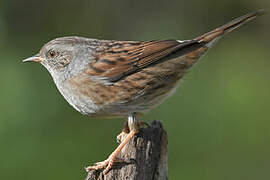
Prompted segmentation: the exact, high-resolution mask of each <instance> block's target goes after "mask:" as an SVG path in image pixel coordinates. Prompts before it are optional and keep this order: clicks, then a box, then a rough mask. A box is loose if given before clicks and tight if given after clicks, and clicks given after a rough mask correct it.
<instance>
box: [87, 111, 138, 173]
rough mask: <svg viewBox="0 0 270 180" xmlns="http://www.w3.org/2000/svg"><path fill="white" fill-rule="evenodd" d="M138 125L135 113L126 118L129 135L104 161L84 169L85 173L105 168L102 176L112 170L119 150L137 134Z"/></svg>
mask: <svg viewBox="0 0 270 180" xmlns="http://www.w3.org/2000/svg"><path fill="white" fill-rule="evenodd" d="M139 124H140V123H139V122H138V120H137V118H136V113H133V114H130V115H129V116H128V128H129V133H128V134H127V136H126V137H125V139H123V141H122V142H121V143H120V144H119V146H118V147H117V148H116V149H115V150H114V151H113V152H112V154H111V155H110V156H109V157H108V159H106V160H105V161H102V162H98V163H96V164H95V165H94V166H89V167H87V168H85V170H86V171H87V172H89V171H91V170H99V169H103V168H105V167H106V166H107V167H106V169H105V170H104V171H103V173H104V174H107V173H108V172H109V170H110V169H111V168H112V166H113V164H114V163H115V162H116V161H117V156H118V154H119V153H120V152H121V150H122V149H123V148H124V146H125V145H126V144H127V143H128V142H129V140H130V139H132V138H133V137H134V136H135V134H136V133H138V132H139V128H140V125H139Z"/></svg>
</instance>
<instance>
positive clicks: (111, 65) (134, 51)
mask: <svg viewBox="0 0 270 180" xmlns="http://www.w3.org/2000/svg"><path fill="white" fill-rule="evenodd" d="M198 44H199V43H198V41H193V40H191V41H184V42H181V43H180V42H178V41H176V40H161V41H148V42H136V41H113V42H110V43H109V44H106V45H104V46H102V47H107V48H105V49H101V50H97V51H96V53H95V54H94V57H95V60H94V61H93V62H92V63H91V64H90V67H89V68H88V69H87V71H86V72H87V73H88V74H90V75H92V76H98V77H103V78H106V79H108V80H109V81H111V82H116V81H118V80H120V79H122V78H123V77H125V76H127V75H130V74H132V73H135V72H137V71H139V70H141V69H143V68H145V67H148V66H149V65H153V64H156V63H159V62H162V60H164V57H165V56H168V55H170V54H172V53H174V52H176V51H179V50H181V49H183V50H186V49H187V48H186V47H193V46H192V45H198ZM201 46H202V45H201ZM201 46H199V47H201ZM194 47H195V46H194ZM196 48H197V46H196ZM189 49H190V48H189ZM191 50H194V49H190V50H188V51H185V53H188V52H190V51H191ZM183 52H184V51H183Z"/></svg>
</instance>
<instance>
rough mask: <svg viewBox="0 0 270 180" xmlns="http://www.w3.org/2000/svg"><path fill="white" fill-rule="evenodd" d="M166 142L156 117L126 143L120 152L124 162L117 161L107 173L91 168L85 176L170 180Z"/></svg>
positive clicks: (89, 179)
mask: <svg viewBox="0 0 270 180" xmlns="http://www.w3.org/2000/svg"><path fill="white" fill-rule="evenodd" d="M167 145H168V139H167V133H166V131H165V130H164V129H163V127H162V124H161V122H159V121H153V122H152V124H151V126H149V127H146V128H143V129H141V130H140V132H139V133H138V134H137V135H136V136H135V137H134V138H133V139H131V141H130V142H129V143H128V144H127V145H126V146H125V147H124V149H123V150H122V152H121V153H120V155H119V158H120V159H122V160H123V162H121V163H116V164H115V165H114V166H113V168H112V169H111V170H110V171H109V172H108V173H107V174H106V175H103V173H102V171H90V172H89V173H88V176H87V178H86V179H85V180H167V179H168V156H167V152H168V150H167Z"/></svg>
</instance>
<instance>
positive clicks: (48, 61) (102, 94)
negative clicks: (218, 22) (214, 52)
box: [23, 9, 265, 174]
mask: <svg viewBox="0 0 270 180" xmlns="http://www.w3.org/2000/svg"><path fill="white" fill-rule="evenodd" d="M263 14H265V11H264V10H262V9H261V10H257V11H254V12H251V13H249V14H246V15H244V16H241V17H239V18H236V19H234V20H232V21H230V22H229V23H227V24H225V25H223V26H220V27H218V28H216V29H214V30H212V31H210V32H208V33H206V34H203V35H201V36H199V37H196V38H193V39H191V40H184V41H181V40H152V41H118V40H98V39H92V38H85V37H78V36H67V37H60V38H56V39H53V40H51V41H50V42H48V43H46V44H45V45H44V46H43V47H42V48H41V49H40V51H39V52H38V54H36V55H34V56H32V57H29V58H26V59H25V60H23V62H38V63H40V64H41V65H43V66H44V67H45V68H46V69H47V70H48V71H49V73H50V75H51V76H52V79H53V80H54V83H55V84H56V86H57V88H58V90H59V91H60V93H61V94H62V96H63V97H64V98H65V99H66V101H67V102H68V103H69V104H70V105H71V106H72V107H73V108H75V109H76V110H77V111H79V112H80V113H82V114H84V115H88V116H94V117H110V118H113V117H121V118H127V122H126V124H125V126H124V129H123V130H122V132H121V133H120V134H119V135H118V136H117V138H118V140H119V141H120V144H119V146H118V147H117V148H116V149H115V151H113V152H112V153H111V155H110V156H109V157H108V158H107V159H106V160H104V161H102V162H98V163H96V164H94V165H93V166H88V167H86V170H87V171H91V170H101V169H103V173H104V174H107V173H108V172H109V171H110V170H111V168H112V167H113V164H114V163H115V162H116V161H117V160H118V154H119V153H120V152H121V150H122V149H123V147H124V146H125V145H126V144H127V143H128V142H129V141H130V140H131V139H132V138H133V137H134V136H135V135H136V134H137V133H138V132H139V130H140V128H141V127H143V126H144V125H145V123H144V122H143V121H140V120H139V118H138V117H140V116H141V115H143V114H144V113H146V112H148V111H150V110H151V109H153V108H155V107H156V106H158V105H159V104H161V103H162V102H163V101H164V100H166V99H167V98H168V97H169V96H171V95H172V94H173V93H174V92H175V90H176V88H177V87H178V85H179V83H180V82H181V79H183V77H184V76H185V75H186V74H187V73H188V72H189V71H190V70H191V68H192V67H193V66H194V65H195V64H196V63H197V62H198V61H199V60H200V59H201V57H202V56H203V55H204V54H205V53H206V52H207V51H208V50H209V49H210V48H211V47H213V46H214V45H215V44H216V42H217V41H218V40H219V39H220V38H222V37H223V36H224V35H226V34H228V33H230V32H232V31H233V30H235V29H237V28H238V27H240V26H242V25H243V24H245V23H247V22H249V21H251V20H253V19H254V18H256V17H257V16H260V15H263Z"/></svg>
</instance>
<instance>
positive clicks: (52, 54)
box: [49, 49, 56, 58]
mask: <svg viewBox="0 0 270 180" xmlns="http://www.w3.org/2000/svg"><path fill="white" fill-rule="evenodd" d="M55 55H56V53H55V51H54V50H52V49H51V50H49V56H50V58H54V57H55Z"/></svg>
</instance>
